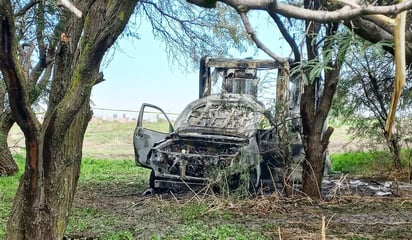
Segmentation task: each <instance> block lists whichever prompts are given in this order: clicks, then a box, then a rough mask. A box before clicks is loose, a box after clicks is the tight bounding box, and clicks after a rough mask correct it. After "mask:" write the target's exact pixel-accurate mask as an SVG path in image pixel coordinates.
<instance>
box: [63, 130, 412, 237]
mask: <svg viewBox="0 0 412 240" xmlns="http://www.w3.org/2000/svg"><path fill="white" fill-rule="evenodd" d="M126 144H130V143H126ZM129 146H130V145H129ZM330 146H331V148H330V151H331V152H332V153H333V152H341V151H346V150H348V148H350V147H354V146H356V144H355V143H353V142H351V141H350V140H349V139H348V138H347V137H346V134H345V132H344V131H342V130H339V129H338V131H336V132H335V133H334V137H333V138H332V141H331V145H330ZM327 180H328V181H325V183H324V185H323V186H324V187H323V191H324V196H326V197H325V200H322V201H312V200H310V199H309V198H306V197H305V196H303V195H302V194H300V193H299V192H298V191H297V192H296V193H295V194H294V195H293V196H292V197H288V198H286V197H285V196H284V195H283V194H282V190H281V189H279V190H278V192H274V193H272V194H268V193H266V194H260V195H258V196H257V197H254V198H251V199H248V200H239V201H233V200H230V199H228V198H227V197H222V196H216V195H214V194H211V193H210V192H209V193H207V194H205V193H199V194H194V193H192V192H188V193H180V194H178V193H170V192H166V193H158V194H155V195H150V196H143V195H142V194H141V193H142V192H143V191H144V190H145V186H143V185H142V184H138V183H134V182H130V183H110V184H99V183H94V184H81V185H80V186H79V187H78V189H77V192H76V197H75V201H74V206H73V210H74V212H76V209H77V210H79V209H84V208H88V209H94V210H96V211H97V212H104V213H105V214H106V215H105V216H100V217H99V216H95V217H94V218H93V219H91V221H93V225H97V226H98V225H99V224H101V225H104V226H106V228H107V225H109V224H113V225H114V228H117V229H118V230H116V231H120V230H121V229H123V230H127V231H128V232H132V233H133V238H134V239H180V237H179V236H180V235H179V234H178V232H179V231H181V230H182V229H187V228H188V227H187V224H188V223H187V208H188V206H190V205H194V206H195V207H196V206H198V205H199V206H206V207H205V208H201V212H195V213H193V216H192V217H191V218H190V219H192V220H191V221H196V222H200V225H204V226H207V227H208V228H213V227H216V226H221V225H222V224H233V225H235V226H238V227H239V228H241V227H243V228H246V229H249V230H250V231H253V232H259V233H261V235H262V236H263V237H264V239H412V185H411V184H410V183H398V182H392V184H391V186H389V187H387V188H385V191H383V192H384V193H388V192H389V194H387V195H385V194H383V195H381V196H380V195H379V194H377V193H378V192H380V189H382V187H383V186H384V185H385V184H386V183H385V181H382V179H380V181H375V180H374V179H364V180H362V182H366V183H368V184H363V185H362V184H358V185H356V184H355V183H356V182H358V179H349V177H344V178H343V177H342V176H334V177H332V178H330V179H327ZM381 192H382V191H381ZM103 218H105V219H106V220H105V219H103ZM107 218H111V219H114V220H113V222H110V223H108V222H107ZM118 222H120V223H118ZM322 224H324V227H322ZM322 232H323V233H322ZM98 236H99V232H98V231H96V230H88V229H87V228H85V230H84V231H81V232H69V233H68V237H69V238H72V239H79V238H81V239H96V238H98ZM323 237H325V238H323ZM186 239H187V238H186ZM189 239H190V238H189ZM202 239H208V238H207V237H206V238H202ZM211 239H212V238H211ZM213 239H224V238H213ZM231 239H236V238H231Z"/></svg>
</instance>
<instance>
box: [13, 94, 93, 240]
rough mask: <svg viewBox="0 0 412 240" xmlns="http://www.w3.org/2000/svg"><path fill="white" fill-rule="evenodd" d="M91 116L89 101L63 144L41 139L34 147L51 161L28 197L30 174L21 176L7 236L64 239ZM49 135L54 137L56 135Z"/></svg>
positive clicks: (44, 158) (44, 160)
mask: <svg viewBox="0 0 412 240" xmlns="http://www.w3.org/2000/svg"><path fill="white" fill-rule="evenodd" d="M90 118H91V112H90V107H89V102H88V101H87V102H85V103H84V104H83V106H82V109H81V111H80V112H79V113H78V114H77V115H76V118H75V120H74V121H73V122H72V124H71V125H70V128H69V129H68V132H67V134H66V136H65V137H64V141H62V142H61V143H60V144H54V143H55V142H50V141H49V143H51V144H44V145H43V143H41V141H39V144H38V146H35V147H34V148H38V149H43V151H40V152H43V154H39V155H38V156H37V157H38V158H43V159H39V161H41V162H43V163H50V164H44V181H43V185H42V186H40V187H41V190H39V192H38V193H35V194H32V195H31V197H29V198H28V197H27V193H26V191H27V190H26V185H27V183H28V182H27V181H28V179H29V178H30V177H31V176H30V175H29V174H28V173H27V172H26V173H25V174H24V176H23V177H22V181H23V184H20V187H19V189H18V191H17V193H16V198H15V204H14V206H13V209H12V214H11V216H10V218H9V221H8V226H7V229H8V231H7V233H6V239H42V240H43V239H61V238H62V236H63V234H64V231H65V228H66V225H67V222H68V219H69V213H70V209H71V206H72V202H73V198H74V192H75V188H76V184H77V180H78V178H79V173H80V163H81V156H82V153H81V149H82V142H83V137H84V133H85V131H86V127H87V124H88V122H89V120H90ZM49 137H50V138H51V139H53V137H54V136H49ZM57 142H59V141H57ZM48 153H50V155H49V154H48ZM27 157H30V156H27ZM46 196H47V198H45V197H46ZM27 226H30V227H29V228H27Z"/></svg>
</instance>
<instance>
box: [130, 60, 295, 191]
mask: <svg viewBox="0 0 412 240" xmlns="http://www.w3.org/2000/svg"><path fill="white" fill-rule="evenodd" d="M278 68H279V66H278V64H277V62H275V61H272V60H253V59H224V58H210V57H204V58H202V60H201V64H200V71H199V99H197V100H195V101H193V102H192V103H190V104H189V105H187V106H186V108H185V109H184V110H183V111H182V113H181V114H180V115H179V116H178V117H177V118H176V120H175V121H174V124H172V121H170V118H169V117H168V116H167V114H166V113H165V112H164V111H163V110H162V109H161V108H159V107H157V106H155V105H152V104H147V103H145V104H143V105H142V106H141V108H140V112H139V116H138V119H137V126H136V129H135V132H134V139H133V140H134V141H133V143H134V151H135V161H136V164H137V165H138V166H142V167H145V168H149V169H151V175H150V191H153V190H156V189H176V188H179V189H181V188H192V189H194V188H196V189H198V187H203V186H207V185H208V184H216V183H219V182H221V181H227V179H229V178H232V180H231V181H233V176H235V179H236V176H238V175H239V174H240V173H241V172H243V173H244V172H245V171H246V172H247V174H249V175H250V178H249V182H248V184H249V187H250V188H254V189H256V188H258V187H261V186H263V185H264V184H268V183H269V184H272V185H273V183H274V182H277V181H282V180H284V178H285V177H286V176H290V174H291V173H294V174H292V175H293V176H294V177H293V178H296V179H298V178H299V174H300V169H299V161H300V159H301V157H302V144H301V143H300V141H299V140H298V139H295V141H294V142H292V143H290V142H289V143H288V144H284V143H282V142H280V139H281V138H280V137H279V131H280V130H279V129H280V128H284V127H285V126H281V125H288V127H289V128H292V129H295V130H296V129H299V127H298V126H293V124H295V125H296V124H297V123H298V122H299V121H294V123H292V121H287V122H282V123H277V122H276V120H275V118H274V117H273V115H276V113H275V114H273V113H271V112H270V111H269V110H267V109H266V108H265V106H264V105H263V103H261V102H260V101H258V99H257V95H258V83H259V78H258V74H257V73H258V72H259V71H266V70H273V69H275V70H276V69H278ZM278 76H279V74H278ZM216 85H217V86H218V88H217V89H216V88H215V89H213V86H216ZM148 109H156V110H157V111H158V112H160V114H162V115H164V119H166V122H167V124H168V129H167V130H168V131H167V132H160V131H157V130H153V129H147V128H145V127H144V126H143V122H144V114H145V112H149V110H148ZM289 119H290V118H289ZM297 131H298V130H297ZM295 135H298V134H297V133H296V134H295ZM291 169H292V171H291ZM235 182H236V181H235ZM235 185H236V184H232V186H235Z"/></svg>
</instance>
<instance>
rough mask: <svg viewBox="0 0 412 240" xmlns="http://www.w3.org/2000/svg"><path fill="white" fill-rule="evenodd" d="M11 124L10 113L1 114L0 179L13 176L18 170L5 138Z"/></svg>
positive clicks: (12, 121)
mask: <svg viewBox="0 0 412 240" xmlns="http://www.w3.org/2000/svg"><path fill="white" fill-rule="evenodd" d="M13 123H14V120H13V117H12V113H11V111H5V112H3V114H2V116H1V117H0V177H1V176H11V175H14V174H15V173H17V171H18V170H19V168H18V167H17V164H16V162H15V161H14V159H13V156H12V154H11V152H10V148H9V145H8V143H7V137H8V135H9V132H10V129H11V127H12V126H13Z"/></svg>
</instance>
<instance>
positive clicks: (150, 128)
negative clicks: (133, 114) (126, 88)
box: [133, 103, 174, 168]
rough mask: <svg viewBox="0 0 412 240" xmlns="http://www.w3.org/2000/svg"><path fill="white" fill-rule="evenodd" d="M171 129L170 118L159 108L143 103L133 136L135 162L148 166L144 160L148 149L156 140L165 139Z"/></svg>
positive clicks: (172, 129)
mask: <svg viewBox="0 0 412 240" xmlns="http://www.w3.org/2000/svg"><path fill="white" fill-rule="evenodd" d="M173 131H174V128H173V125H172V123H171V121H170V119H169V118H168V116H167V114H166V113H165V112H164V111H163V110H162V109H161V108H159V107H158V106H155V105H152V104H149V103H143V104H142V106H141V107H140V112H139V116H138V118H137V125H136V128H135V131H134V137H133V146H134V151H135V162H136V164H137V165H139V166H142V167H146V168H150V166H149V164H148V163H147V161H146V160H147V154H148V153H149V151H150V149H151V148H152V147H153V145H154V144H155V143H156V142H159V141H161V140H163V139H165V138H166V137H167V136H168V135H169V134H170V133H172V132H173Z"/></svg>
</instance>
